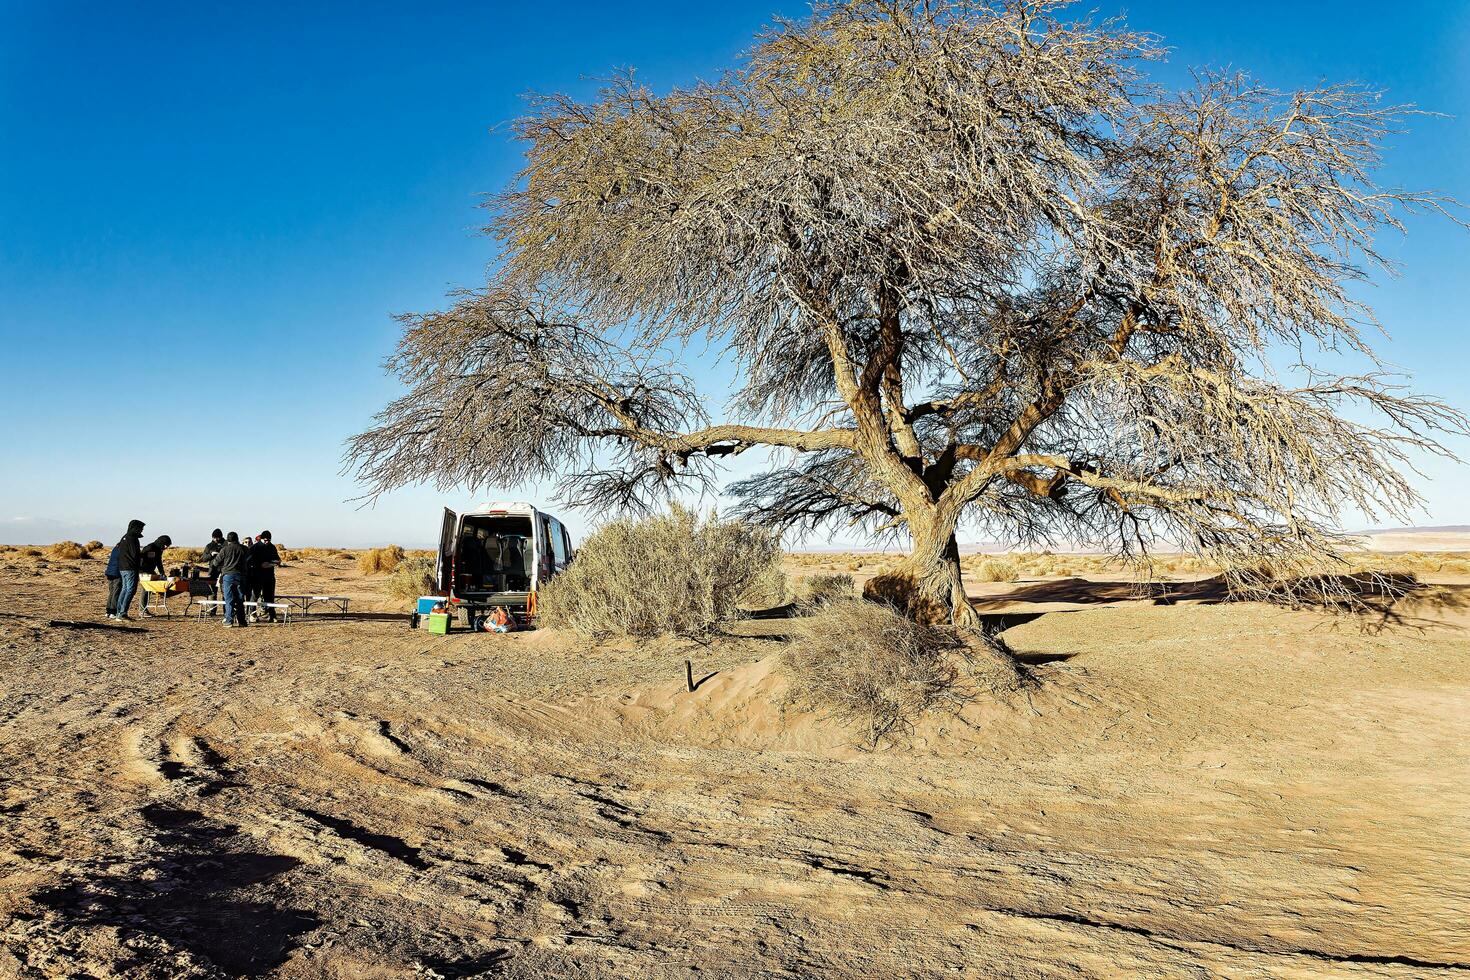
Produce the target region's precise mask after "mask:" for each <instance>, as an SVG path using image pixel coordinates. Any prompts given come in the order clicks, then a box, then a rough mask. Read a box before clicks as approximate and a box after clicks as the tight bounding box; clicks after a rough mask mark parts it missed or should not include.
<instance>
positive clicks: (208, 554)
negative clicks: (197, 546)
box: [203, 528, 225, 615]
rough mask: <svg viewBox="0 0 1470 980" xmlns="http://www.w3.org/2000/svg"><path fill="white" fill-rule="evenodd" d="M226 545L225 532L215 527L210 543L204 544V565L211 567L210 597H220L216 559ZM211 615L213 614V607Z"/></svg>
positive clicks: (210, 534)
mask: <svg viewBox="0 0 1470 980" xmlns="http://www.w3.org/2000/svg"><path fill="white" fill-rule="evenodd" d="M224 546H225V532H223V531H221V530H220V529H219V528H215V529H214V530H213V531H211V532H210V533H209V544H207V545H205V546H204V559H203V561H204V567H205V568H207V569H209V597H210V598H211V599H218V598H219V569H218V568H216V567H215V559H216V558H218V557H219V551H220V549H221V548H223V547H224ZM210 615H213V607H211V612H210Z"/></svg>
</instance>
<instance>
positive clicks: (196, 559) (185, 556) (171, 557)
mask: <svg viewBox="0 0 1470 980" xmlns="http://www.w3.org/2000/svg"><path fill="white" fill-rule="evenodd" d="M203 560H204V549H203V548H165V549H163V562H164V564H165V565H176V564H180V563H184V562H187V563H189V564H191V565H197V564H199V563H200V562H202V561H203Z"/></svg>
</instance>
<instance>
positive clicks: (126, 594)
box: [108, 521, 147, 619]
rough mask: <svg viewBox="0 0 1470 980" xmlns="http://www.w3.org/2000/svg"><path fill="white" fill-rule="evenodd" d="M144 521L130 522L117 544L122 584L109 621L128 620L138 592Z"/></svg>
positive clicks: (119, 573)
mask: <svg viewBox="0 0 1470 980" xmlns="http://www.w3.org/2000/svg"><path fill="white" fill-rule="evenodd" d="M145 527H147V525H146V524H144V523H143V522H142V521H128V529H127V531H125V532H124V533H123V536H122V539H121V540H119V541H118V543H117V576H118V580H119V582H120V585H119V586H118V592H117V606H116V607H115V608H114V609H113V611H112V615H111V616H109V617H108V618H109V619H127V618H128V607H129V606H131V605H132V604H133V594H134V593H135V592H137V591H138V561H139V559H140V558H141V557H142V552H143V546H142V541H143V528H145Z"/></svg>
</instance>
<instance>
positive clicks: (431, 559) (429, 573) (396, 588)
mask: <svg viewBox="0 0 1470 980" xmlns="http://www.w3.org/2000/svg"><path fill="white" fill-rule="evenodd" d="M436 564H437V556H433V555H427V556H426V555H414V556H412V557H410V558H405V559H404V560H403V561H401V562H399V563H398V567H397V568H395V569H393V575H392V577H391V578H389V579H388V594H389V595H391V596H393V597H394V598H395V599H417V598H418V597H419V596H421V595H430V594H432V593H433V591H434V587H435V586H436V585H437V583H436V582H435V580H434V566H435V565H436Z"/></svg>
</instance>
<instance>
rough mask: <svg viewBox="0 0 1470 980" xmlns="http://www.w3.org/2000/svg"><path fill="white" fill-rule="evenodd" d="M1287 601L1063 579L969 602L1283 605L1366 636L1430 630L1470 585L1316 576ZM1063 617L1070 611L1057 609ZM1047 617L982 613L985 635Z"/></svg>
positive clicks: (1212, 585)
mask: <svg viewBox="0 0 1470 980" xmlns="http://www.w3.org/2000/svg"><path fill="white" fill-rule="evenodd" d="M1281 593H1282V595H1283V596H1284V597H1285V598H1281V599H1279V600H1273V598H1272V595H1271V594H1270V591H1269V590H1268V589H1266V588H1264V587H1263V588H1261V589H1259V590H1249V591H1240V590H1235V589H1232V588H1231V587H1230V584H1229V583H1228V582H1227V581H1226V580H1225V578H1224V577H1223V576H1219V575H1216V576H1213V577H1211V578H1205V579H1199V580H1196V581H1188V582H1141V583H1140V582H1132V581H1104V582H1097V581H1092V580H1089V579H1083V578H1066V579H1058V580H1055V581H1045V582H1035V583H1032V584H1029V585H1024V586H1021V587H1020V588H1017V589H1013V590H1011V591H1009V592H1005V593H1002V594H998V595H987V596H979V597H972V598H974V599H975V600H976V601H977V605H978V606H979V607H980V608H981V609H982V610H984V609H985V607H986V606H991V605H997V604H1000V605H1005V606H1015V605H1024V604H1038V605H1039V604H1043V603H1065V604H1069V605H1076V606H1089V605H1108V604H1112V603H1118V602H1146V603H1152V604H1154V605H1161V606H1170V605H1176V604H1186V603H1187V604H1190V605H1216V604H1219V603H1225V602H1243V601H1261V600H1264V601H1280V602H1281V603H1282V604H1284V605H1290V606H1294V607H1296V608H1301V609H1310V610H1315V611H1318V612H1328V613H1343V614H1348V615H1349V616H1351V617H1352V618H1353V619H1355V620H1356V621H1357V622H1358V624H1359V625H1361V626H1362V627H1363V628H1364V629H1368V630H1378V629H1385V628H1389V627H1394V626H1402V627H1409V628H1426V627H1430V626H1434V625H1437V624H1438V620H1436V619H1434V618H1433V614H1437V613H1445V612H1453V611H1458V610H1464V609H1466V608H1470V586H1467V585H1435V584H1427V583H1424V582H1420V581H1419V580H1418V579H1417V578H1415V577H1414V576H1413V575H1404V574H1383V573H1376V572H1359V573H1353V574H1346V575H1316V576H1310V577H1304V578H1298V579H1292V580H1291V581H1290V582H1287V583H1284V588H1282V589H1281ZM1057 611H1059V612H1060V611H1065V610H1057ZM1047 612H1049V611H1036V612H1030V611H1027V610H1024V609H1020V610H1014V611H1013V610H1011V609H1007V610H1006V611H1005V612H983V611H982V619H983V620H984V622H985V629H986V631H987V632H996V633H999V632H1001V631H1004V630H1007V629H1010V628H1011V627H1012V626H1019V625H1021V624H1022V623H1027V622H1030V621H1031V620H1033V619H1036V618H1038V617H1040V616H1043V615H1046V614H1047Z"/></svg>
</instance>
